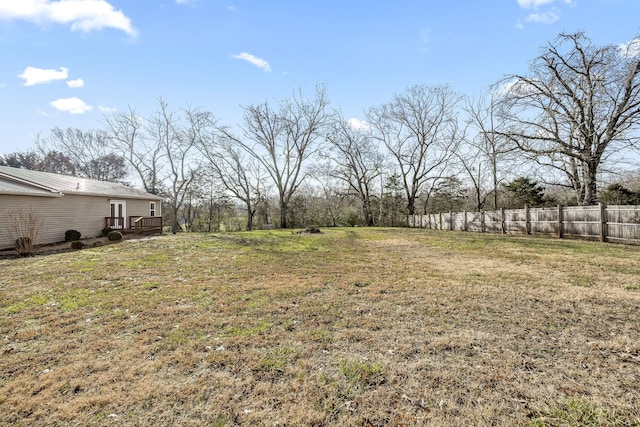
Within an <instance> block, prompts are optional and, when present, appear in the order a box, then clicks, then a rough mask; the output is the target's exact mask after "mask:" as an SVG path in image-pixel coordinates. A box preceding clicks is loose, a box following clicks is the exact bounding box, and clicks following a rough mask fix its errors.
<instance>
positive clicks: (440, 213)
mask: <svg viewBox="0 0 640 427" xmlns="http://www.w3.org/2000/svg"><path fill="white" fill-rule="evenodd" d="M438 215H440V227H438V230H442V212H439V213H438Z"/></svg>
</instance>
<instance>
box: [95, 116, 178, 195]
mask: <svg viewBox="0 0 640 427" xmlns="http://www.w3.org/2000/svg"><path fill="white" fill-rule="evenodd" d="M104 122H105V125H106V131H105V132H106V134H107V137H108V140H109V143H110V146H111V148H112V149H113V150H114V151H115V152H117V153H118V154H120V155H121V156H122V157H123V158H124V159H126V161H127V163H128V165H129V167H131V168H132V169H133V171H135V174H136V176H137V178H138V180H139V181H140V183H141V184H142V186H143V187H144V190H145V191H146V192H148V193H151V194H158V195H163V194H164V193H165V191H164V186H163V181H164V176H163V171H162V169H163V167H162V166H163V163H164V158H163V157H164V150H163V149H162V145H161V144H160V141H159V140H156V139H152V138H150V137H149V135H148V133H147V129H145V123H146V121H145V119H144V118H143V117H141V116H139V115H138V114H137V113H136V111H135V109H133V108H131V107H130V108H129V111H127V112H115V113H111V114H110V115H105V117H104Z"/></svg>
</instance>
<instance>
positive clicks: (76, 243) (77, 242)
mask: <svg viewBox="0 0 640 427" xmlns="http://www.w3.org/2000/svg"><path fill="white" fill-rule="evenodd" d="M84 246H85V245H84V243H82V242H81V241H80V240H74V241H73V242H71V249H82V248H84Z"/></svg>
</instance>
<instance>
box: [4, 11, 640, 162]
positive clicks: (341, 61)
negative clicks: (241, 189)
mask: <svg viewBox="0 0 640 427" xmlns="http://www.w3.org/2000/svg"><path fill="white" fill-rule="evenodd" d="M639 16H640V2H639V1H638V0H484V1H480V0H440V1H436V0H422V1H418V0H394V1H393V2H392V1H382V0H381V1H371V0H367V1H364V0H353V1H348V0H342V1H334V0H323V1H300V0H271V1H260V0H253V1H250V0H225V1H217V0H157V1H156V0H144V1H142V0H128V1H127V0H0V54H1V55H0V58H1V59H0V64H1V65H0V154H6V153H9V152H13V151H25V150H28V149H31V148H34V143H33V138H34V136H35V135H37V134H38V133H41V134H42V136H47V135H48V133H49V130H50V129H52V128H54V127H56V126H57V127H62V128H66V127H75V128H82V129H92V128H102V127H103V125H102V120H103V115H104V114H105V112H106V113H107V114H108V112H110V111H127V110H128V108H129V107H132V108H135V109H136V111H137V112H138V114H141V115H143V116H147V115H150V114H151V113H152V112H153V111H154V110H155V109H156V107H157V99H158V97H162V98H163V99H164V100H165V101H166V102H168V104H169V106H170V107H173V108H176V109H179V108H183V107H185V106H187V105H191V106H194V107H195V106H198V107H201V108H203V109H206V110H209V111H211V112H213V113H214V114H215V116H216V117H218V119H219V120H220V122H221V123H224V124H227V125H234V124H236V123H238V122H239V121H240V120H241V118H242V110H241V108H240V105H249V104H257V103H261V102H263V101H265V100H278V99H283V98H287V97H290V96H291V95H292V94H293V92H294V91H296V90H298V89H301V90H302V91H303V92H305V93H312V91H313V90H314V87H315V85H316V84H318V83H321V84H325V85H326V87H327V90H328V94H329V99H330V101H331V105H332V107H335V108H339V109H341V110H342V112H343V113H344V115H345V116H346V117H347V118H358V119H363V118H364V114H363V111H364V110H366V109H368V108H369V107H373V106H376V105H379V104H382V103H385V102H388V101H390V100H391V97H392V96H393V95H394V94H395V93H399V92H402V91H404V90H405V89H406V88H408V87H409V86H411V85H414V84H426V85H439V84H449V85H450V86H451V87H452V88H453V89H454V90H456V91H459V92H460V93H461V94H466V95H477V94H479V93H481V92H482V90H483V89H484V88H486V87H487V86H488V85H490V84H492V83H494V82H496V81H497V80H498V79H500V78H501V77H503V76H504V75H506V74H511V73H523V72H526V70H527V66H528V63H529V61H530V60H531V59H533V58H534V57H535V56H536V55H537V54H538V53H539V51H540V48H541V46H543V45H545V44H546V43H547V42H549V41H552V40H553V39H554V38H555V37H556V36H557V35H558V33H560V32H575V31H579V30H584V31H585V32H586V33H587V35H588V36H589V37H591V38H592V39H593V40H594V42H596V43H597V44H608V43H613V44H621V43H626V42H628V41H630V40H631V39H633V38H634V37H635V36H636V35H638V34H639V32H640V21H639V20H638V17H639Z"/></svg>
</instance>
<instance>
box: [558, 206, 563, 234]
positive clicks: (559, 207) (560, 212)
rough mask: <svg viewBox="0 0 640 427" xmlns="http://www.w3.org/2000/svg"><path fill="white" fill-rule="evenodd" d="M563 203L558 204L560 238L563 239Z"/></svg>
mask: <svg viewBox="0 0 640 427" xmlns="http://www.w3.org/2000/svg"><path fill="white" fill-rule="evenodd" d="M562 232H563V230H562V205H558V239H562Z"/></svg>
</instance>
